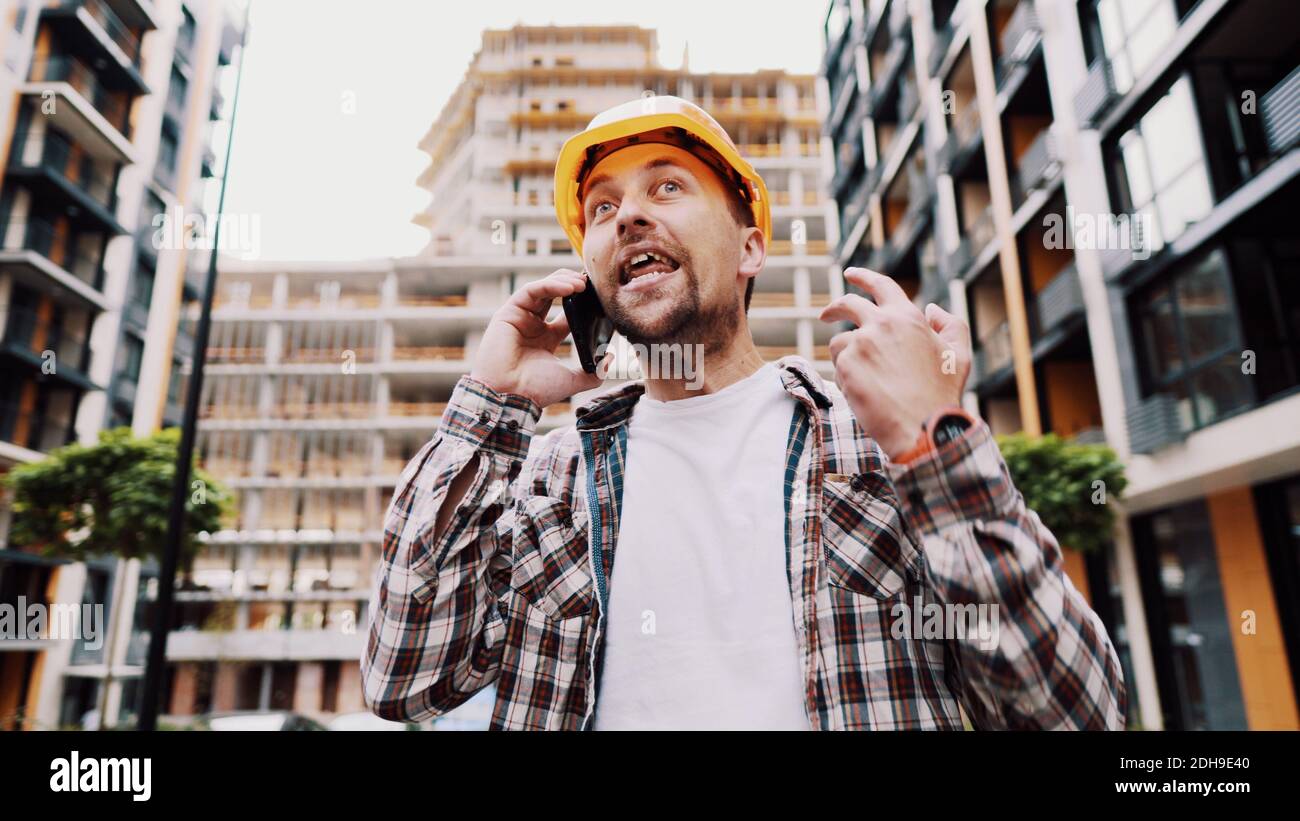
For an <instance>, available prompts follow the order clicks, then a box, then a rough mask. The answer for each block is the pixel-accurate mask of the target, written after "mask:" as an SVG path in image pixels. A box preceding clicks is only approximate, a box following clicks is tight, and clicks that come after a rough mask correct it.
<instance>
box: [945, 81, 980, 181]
mask: <svg viewBox="0 0 1300 821" xmlns="http://www.w3.org/2000/svg"><path fill="white" fill-rule="evenodd" d="M980 135H981V132H980V110H979V105H978V104H977V103H976V101H975V100H974V99H972V100H971V101H970V102H969V103H967V105H966V109H965V110H964V111H962V112H961V113H960V114H958V115H957V116H956V117H954V118H953V123H952V128H951V129H950V130H949V131H948V138H947V139H946V140H944V142H943V147H942V148H940V149H939V159H938V161H939V168H941V169H943V170H945V171H946V170H950V169H952V167H953V166H954V164H955V163H956V159H957V156H958V155H959V154H961V153H962V152H963V151H965V150H966V149H967V148H968V147H970V146H971V145H973V144H974V141H975V139H976V138H977V137H979V136H980Z"/></svg>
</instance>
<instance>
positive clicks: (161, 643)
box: [138, 0, 253, 730]
mask: <svg viewBox="0 0 1300 821" xmlns="http://www.w3.org/2000/svg"><path fill="white" fill-rule="evenodd" d="M252 5H253V4H252V0H249V2H248V4H247V5H246V6H244V25H243V30H242V31H240V33H239V68H238V69H237V70H236V73H235V97H234V99H233V100H232V101H231V106H230V133H229V134H228V135H227V136H226V159H225V162H224V163H222V169H221V195H220V197H219V198H218V200H217V214H216V220H217V227H216V229H215V230H214V231H213V235H212V254H211V255H210V256H209V257H208V276H207V281H206V282H205V283H204V286H203V298H202V309H201V310H200V312H199V326H198V329H197V330H196V332H195V338H194V364H193V368H192V371H191V375H190V384H189V388H188V389H187V390H186V392H185V415H184V416H183V417H182V421H181V442H180V445H179V447H178V448H177V450H176V474H175V476H174V477H173V479H172V501H171V510H170V511H169V513H168V519H167V543H166V545H164V548H163V556H162V568H161V570H160V571H159V574H158V599H157V602H156V604H155V607H154V623H153V629H152V630H151V631H150V634H149V659H148V661H147V662H146V664H145V671H144V692H143V694H142V696H141V699H142V700H141V704H140V721H139V725H138V726H139V729H141V730H153V729H156V728H157V724H158V707H159V704H158V702H159V699H160V698H161V696H162V681H163V672H164V670H165V668H166V665H167V634H168V632H170V629H171V620H172V606H173V604H174V602H175V587H176V568H177V566H178V564H179V559H180V552H181V539H182V538H184V536H185V503H186V500H187V499H188V498H189V494H190V465H191V463H192V462H193V461H194V437H195V434H196V429H197V427H198V417H199V394H200V393H202V390H203V366H204V363H205V362H206V360H207V354H208V335H209V329H210V327H211V324H212V297H213V293H214V292H215V291H216V289H217V248H218V247H220V243H219V239H220V236H221V215H222V213H223V212H224V210H225V205H226V183H227V182H228V181H229V179H230V153H231V147H232V146H233V144H234V141H235V116H236V115H237V114H238V112H239V86H240V83H242V82H243V79H244V46H245V44H246V43H247V42H248V12H249V9H250V8H252Z"/></svg>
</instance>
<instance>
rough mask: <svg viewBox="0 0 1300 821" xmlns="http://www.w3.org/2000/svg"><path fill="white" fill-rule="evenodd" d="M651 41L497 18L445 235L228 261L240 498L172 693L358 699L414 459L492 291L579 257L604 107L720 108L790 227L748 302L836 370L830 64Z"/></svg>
mask: <svg viewBox="0 0 1300 821" xmlns="http://www.w3.org/2000/svg"><path fill="white" fill-rule="evenodd" d="M657 54H658V46H657V42H656V35H655V32H654V31H652V30H648V29H643V28H638V27H632V26H626V27H625V26H614V27H610V26H599V27H598V26H591V27H567V26H566V27H558V26H543V27H531V26H517V27H515V28H512V29H509V30H504V31H486V32H484V34H483V40H482V46H481V48H480V49H479V51H478V52H477V54H476V55H475V56H474V58H473V60H472V62H471V64H470V66H469V68H468V70H467V72H466V74H465V77H464V79H463V80H462V82H461V83H460V85H459V86H458V88H457V89H456V91H455V93H454V94H453V95H452V96H451V98H450V100H449V102H448V103H447V105H446V106H445V107H444V108H443V110H442V111H441V113H440V114H439V116H438V118H437V120H436V121H435V122H433V123H432V124H431V125H430V128H429V130H428V133H427V134H426V135H425V136H424V137H423V139H422V140H421V141H420V148H421V149H422V150H423V151H425V152H427V153H428V155H429V165H428V168H427V169H426V170H425V171H424V172H423V173H422V174H421V175H420V176H419V179H418V184H419V185H420V186H421V187H423V188H424V189H426V190H427V191H429V193H430V202H429V204H428V206H427V207H426V208H424V209H422V210H421V211H420V213H418V214H417V215H415V217H414V221H415V222H416V223H417V224H419V225H421V226H424V227H426V228H428V230H429V234H430V239H429V243H428V245H427V246H426V247H425V248H424V249H423V251H422V252H421V253H420V254H419V255H417V256H415V257H411V258H397V259H388V260H376V261H371V262H354V263H345V264H282V263H245V262H241V261H235V260H231V261H230V262H229V263H228V264H227V263H226V262H223V264H222V267H221V278H220V287H219V291H218V294H217V299H218V303H217V306H216V309H215V311H214V314H213V319H214V325H213V334H212V339H211V348H210V352H209V362H210V363H211V364H209V366H208V367H207V369H206V371H205V377H204V379H205V381H204V386H203V396H202V421H201V424H200V450H201V457H202V459H203V464H204V465H205V466H206V468H207V469H208V470H210V471H212V472H213V473H214V474H215V475H217V476H219V477H222V478H223V479H224V480H225V481H226V482H227V484H228V485H230V486H231V487H232V488H234V489H235V491H236V493H237V494H238V497H239V505H238V513H237V514H236V516H235V518H234V519H233V520H232V521H231V522H230V523H229V528H228V529H226V530H224V531H222V532H221V533H220V534H218V535H217V537H216V538H215V539H214V540H213V542H212V543H211V544H210V545H209V547H208V548H207V549H206V550H205V551H204V553H203V555H202V556H201V557H200V559H199V560H198V561H197V562H196V564H195V567H194V571H193V575H192V585H191V586H190V588H189V589H185V590H182V591H181V592H179V593H178V599H179V600H180V601H181V602H182V607H183V615H182V617H181V621H180V627H179V629H178V630H177V631H176V632H174V633H173V634H172V636H171V639H170V641H169V644H168V658H169V661H170V662H171V667H172V682H173V684H172V688H171V705H170V711H171V712H172V713H174V714H187V713H192V712H200V711H202V710H205V709H219V708H292V709H297V710H301V711H303V712H307V713H316V714H321V713H332V712H347V711H349V710H359V709H363V705H362V702H361V689H360V681H359V669H358V664H357V660H358V659H359V658H360V656H361V653H362V650H363V647H364V640H365V639H364V634H365V625H366V624H367V621H368V615H367V613H366V607H367V603H368V598H369V596H370V593H371V589H372V584H373V572H374V568H375V563H376V559H377V557H378V553H379V550H380V549H381V536H382V534H381V528H382V525H383V513H384V510H385V508H386V507H387V504H388V501H389V499H390V498H391V497H392V494H393V490H394V487H395V484H396V481H397V477H398V474H399V472H400V471H401V469H402V468H403V466H404V465H405V464H406V463H407V462H408V460H410V458H411V457H412V456H413V455H414V454H415V453H416V451H417V450H418V449H419V448H420V446H421V445H423V444H424V443H425V442H426V441H428V440H429V438H430V437H431V436H432V434H433V432H434V430H435V428H436V427H437V424H438V421H439V419H440V417H441V415H442V412H443V409H444V407H445V402H446V400H447V399H448V398H449V397H450V395H451V391H452V389H453V387H454V386H455V384H456V381H457V380H458V379H459V377H460V376H461V375H462V374H464V373H466V372H468V370H469V368H470V366H471V362H472V360H473V357H474V352H475V348H476V346H477V345H478V342H479V339H480V337H481V335H482V331H483V329H484V327H485V325H486V323H487V321H488V319H489V318H490V317H491V315H492V313H493V312H494V311H495V310H496V308H497V307H499V306H500V305H501V303H502V302H503V301H504V300H505V299H506V297H507V296H508V295H509V294H511V293H512V292H514V291H515V290H516V289H517V288H519V287H520V286H521V285H523V284H524V283H525V282H527V281H529V280H531V279H535V278H539V277H542V276H545V275H547V274H549V273H550V272H551V271H553V270H555V269H556V268H560V267H568V268H574V267H576V266H578V265H580V262H579V259H578V257H577V256H576V255H574V254H573V252H572V249H571V248H570V247H569V243H568V241H567V239H566V238H565V235H564V233H563V232H562V231H561V229H560V227H559V225H558V224H557V223H556V220H555V213H554V209H553V206H552V199H551V196H552V182H553V175H554V169H555V159H556V156H557V154H558V151H559V147H560V145H561V144H562V143H563V141H564V140H565V139H566V138H568V137H569V136H571V135H572V134H573V133H575V132H577V131H578V130H580V129H582V128H584V127H585V126H586V124H587V122H588V121H589V120H590V119H591V118H592V117H593V116H594V115H595V114H596V113H598V112H599V111H601V110H603V109H605V108H607V107H609V106H612V105H615V104H617V103H620V102H626V101H627V100H630V99H635V98H637V97H638V96H640V95H642V94H645V93H647V92H649V93H651V94H675V95H678V96H681V97H684V98H688V99H693V100H695V101H696V102H698V103H699V104H700V105H702V106H703V107H704V108H705V109H706V110H708V111H709V112H710V113H712V114H713V115H714V116H715V117H717V118H718V120H719V121H720V122H721V123H722V124H723V125H724V127H726V128H727V129H728V131H729V132H730V133H731V135H732V136H733V138H734V139H735V140H736V142H737V143H738V144H739V145H740V149H741V152H742V153H743V154H745V155H746V156H747V157H748V158H749V159H750V160H751V161H752V162H753V163H754V164H755V166H757V167H758V168H759V170H760V171H761V173H762V174H763V175H764V178H765V180H766V181H767V185H768V187H769V189H770V190H771V193H772V196H773V221H774V234H775V241H774V242H773V247H772V249H771V255H770V256H769V258H768V262H767V267H766V269H765V270H764V272H763V273H762V274H761V275H760V276H759V278H758V281H757V285H756V288H755V292H754V295H753V300H752V303H751V308H750V324H751V326H752V327H753V329H754V334H755V337H756V339H757V342H758V345H759V347H760V350H761V351H762V352H763V354H764V356H766V357H769V358H773V359H775V358H777V357H779V356H783V355H785V354H787V353H800V354H802V355H804V356H805V357H807V358H808V359H810V360H815V361H817V362H818V365H819V367H820V368H821V369H822V371H823V373H825V374H827V375H828V376H829V375H830V374H831V373H832V369H831V365H830V362H829V355H828V353H827V351H826V345H827V343H828V341H829V338H830V335H831V329H830V327H829V326H826V325H824V324H823V323H820V322H818V321H817V320H816V316H817V313H818V312H819V311H820V308H821V306H823V305H825V304H826V303H827V302H828V301H829V300H830V299H831V298H833V297H834V296H837V295H838V294H839V293H842V285H841V284H840V283H841V279H840V277H839V272H838V269H837V268H835V266H834V261H833V260H832V259H831V257H830V256H829V253H828V252H829V250H830V249H831V248H833V247H834V246H835V244H836V242H837V241H838V236H837V235H836V234H835V227H836V226H835V221H834V219H833V214H834V212H833V209H832V205H831V203H830V202H829V201H828V200H827V199H826V197H825V195H824V191H825V188H826V179H827V175H826V169H827V165H826V163H827V157H826V156H825V154H824V152H822V150H821V142H822V140H821V136H820V123H821V120H822V118H823V117H824V116H825V98H824V96H823V97H821V98H819V97H818V96H817V91H816V89H817V83H816V78H815V77H814V76H811V75H802V76H799V75H791V74H786V73H784V72H781V71H763V72H756V73H750V74H725V75H723V74H708V73H697V72H692V71H691V70H690V69H689V66H687V65H685V64H684V65H682V66H679V67H676V68H666V67H663V66H661V65H659V63H658V60H657ZM684 62H685V61H684ZM562 355H563V356H567V357H569V358H570V359H571V360H572V361H573V362H574V363H575V365H576V362H577V357H576V354H574V353H573V352H572V351H571V350H568V349H567V348H566V349H565V350H563V351H562ZM584 398H585V397H584V396H579V397H575V401H579V402H580V401H582V400H583V399H584ZM571 407H572V405H571V404H568V403H566V404H560V405H556V406H552V407H551V408H548V409H547V412H546V414H545V416H544V417H543V418H542V420H541V424H540V426H539V427H540V428H541V429H543V430H546V429H550V428H553V427H555V426H557V425H567V424H571V423H572V421H573V418H572V412H571Z"/></svg>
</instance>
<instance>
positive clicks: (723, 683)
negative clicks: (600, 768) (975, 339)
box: [593, 363, 809, 730]
mask: <svg viewBox="0 0 1300 821" xmlns="http://www.w3.org/2000/svg"><path fill="white" fill-rule="evenodd" d="M794 411H795V400H794V398H793V397H791V396H790V395H789V394H788V393H786V392H785V389H784V388H783V386H782V384H781V376H780V372H779V371H778V369H777V367H776V365H775V364H774V363H768V364H766V365H764V366H763V367H761V368H759V370H758V371H756V372H755V373H753V374H751V375H750V376H748V377H746V378H745V379H742V380H740V381H739V382H735V383H733V384H731V385H728V386H727V387H726V388H724V389H722V390H721V391H718V392H716V393H712V394H708V395H705V396H697V397H691V398H689V399H679V400H676V401H672V402H662V401H658V400H655V399H651V398H649V397H648V396H645V395H642V396H641V398H640V399H639V400H638V401H637V404H636V407H635V409H634V410H633V413H632V419H631V421H630V422H629V425H628V438H627V462H626V465H625V468H624V479H623V511H622V519H621V522H620V526H619V528H620V529H619V534H618V546H617V550H616V551H615V554H614V571H613V573H612V574H611V577H610V581H609V612H608V614H607V621H606V634H605V662H604V671H603V673H602V676H601V682H600V692H599V693H598V697H597V699H596V714H595V723H594V725H593V726H594V729H597V730H624V729H628V730H630V729H790V730H794V729H799V730H806V729H809V724H808V717H807V712H806V710H805V708H804V698H803V693H804V683H803V674H802V672H801V668H802V665H801V664H800V660H799V651H798V646H797V644H796V641H795V632H794V614H793V605H792V603H791V598H790V588H789V583H788V581H787V576H786V558H785V497H784V491H783V478H784V471H785V449H786V442H787V440H788V438H789V431H790V422H791V419H792V417H793V415H794Z"/></svg>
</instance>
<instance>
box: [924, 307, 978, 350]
mask: <svg viewBox="0 0 1300 821" xmlns="http://www.w3.org/2000/svg"><path fill="white" fill-rule="evenodd" d="M925 319H926V322H928V323H929V324H930V327H931V328H932V329H934V332H935V333H936V334H938V335H939V338H940V339H942V340H943V341H944V342H947V343H949V344H950V345H959V346H961V345H964V346H966V347H969V346H970V330H969V329H968V328H967V327H966V323H965V322H963V321H962V319H961V318H960V317H958V316H956V315H955V314H951V313H949V312H947V311H945V310H944V309H943V308H940V307H939V306H938V305H936V304H934V303H933V302H931V303H930V304H929V305H926V306H925Z"/></svg>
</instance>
